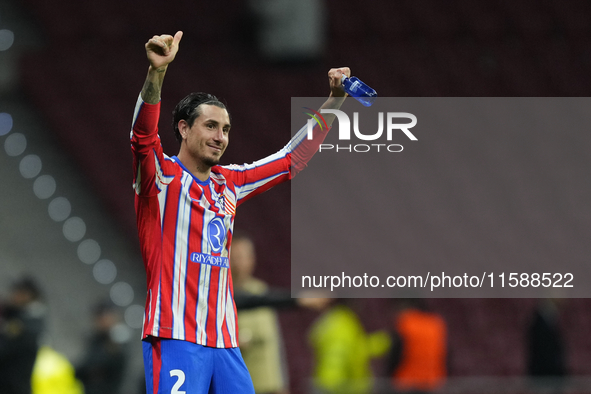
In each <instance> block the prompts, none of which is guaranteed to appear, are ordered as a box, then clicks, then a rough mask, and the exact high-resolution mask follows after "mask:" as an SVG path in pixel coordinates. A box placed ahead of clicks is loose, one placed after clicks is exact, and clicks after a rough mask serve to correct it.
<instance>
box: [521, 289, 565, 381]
mask: <svg viewBox="0 0 591 394" xmlns="http://www.w3.org/2000/svg"><path fill="white" fill-rule="evenodd" d="M564 301H565V300H564V299H561V298H544V299H541V300H538V303H537V305H536V307H535V308H534V311H533V314H532V317H531V320H530V324H529V327H528V330H527V341H526V343H527V349H526V350H527V351H526V354H527V357H528V358H527V373H528V375H529V376H530V377H531V378H533V379H534V381H533V382H532V383H533V384H534V385H535V386H538V387H540V388H542V387H543V388H546V389H550V390H551V391H554V392H560V391H561V390H562V389H563V386H564V383H565V378H566V376H567V368H566V349H565V345H564V338H563V335H562V329H561V327H560V307H561V305H562V303H563V302H564Z"/></svg>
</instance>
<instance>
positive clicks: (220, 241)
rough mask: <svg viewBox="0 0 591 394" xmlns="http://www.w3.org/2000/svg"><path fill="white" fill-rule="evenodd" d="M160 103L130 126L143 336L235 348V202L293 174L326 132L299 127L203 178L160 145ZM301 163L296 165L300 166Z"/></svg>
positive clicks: (141, 111) (142, 109)
mask: <svg viewBox="0 0 591 394" xmlns="http://www.w3.org/2000/svg"><path fill="white" fill-rule="evenodd" d="M159 116H160V103H158V104H155V105H152V104H148V103H144V102H143V101H142V100H141V96H140V98H138V102H137V105H136V108H135V113H134V121H133V126H132V132H131V150H132V152H133V157H134V175H135V183H134V189H135V193H136V196H135V209H136V214H137V226H138V232H139V239H140V246H141V251H142V256H143V260H144V266H145V269H146V273H147V282H148V283H147V284H148V294H147V300H146V310H145V315H144V327H143V337H144V338H145V337H147V336H155V337H162V338H174V339H179V340H185V341H190V342H194V343H198V344H201V345H204V346H210V347H218V348H228V347H237V346H238V327H237V321H236V307H235V305H234V298H233V289H232V278H231V275H230V270H229V267H230V263H229V256H230V245H231V242H232V228H233V224H234V216H235V214H236V208H237V207H238V206H239V205H240V204H241V203H243V202H244V201H246V200H247V199H249V198H251V197H253V196H255V195H257V194H259V193H262V192H264V191H265V190H268V189H269V188H271V187H273V186H275V185H277V184H278V183H280V182H283V181H286V180H288V179H291V177H293V176H294V175H295V174H296V173H297V172H298V171H299V170H301V169H302V168H303V167H304V166H305V165H306V162H307V161H308V160H309V159H310V157H311V156H312V155H313V154H314V153H315V152H316V151H317V149H318V146H319V144H320V143H321V142H322V140H323V139H324V136H325V135H326V132H327V130H326V129H325V130H324V131H321V130H320V129H319V128H315V130H314V140H308V139H307V138H306V136H307V133H306V128H305V127H304V128H302V129H301V130H300V131H299V132H298V133H297V134H296V135H295V136H294V137H293V138H292V139H291V140H290V141H289V143H288V144H287V145H286V146H285V147H284V148H283V149H281V150H280V151H279V152H277V153H275V154H274V155H271V156H269V157H267V158H264V159H262V160H259V161H256V162H254V163H252V164H245V165H229V166H214V167H212V169H211V175H210V177H209V179H208V180H207V181H201V180H199V179H197V178H195V177H194V176H192V174H191V173H190V172H189V171H188V170H187V169H186V168H185V167H184V166H183V164H182V163H181V162H180V161H179V160H178V158H176V157H174V156H173V157H168V156H167V155H165V154H164V153H163V151H162V146H161V144H160V138H159V136H158V119H159ZM296 163H297V164H296Z"/></svg>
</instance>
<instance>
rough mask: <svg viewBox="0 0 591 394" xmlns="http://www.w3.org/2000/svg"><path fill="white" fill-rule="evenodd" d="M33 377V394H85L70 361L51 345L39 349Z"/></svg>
mask: <svg viewBox="0 0 591 394" xmlns="http://www.w3.org/2000/svg"><path fill="white" fill-rule="evenodd" d="M31 379H32V381H31V385H32V388H33V391H32V393H33V394H84V389H83V387H82V384H81V383H80V382H79V381H78V380H76V378H75V371H74V367H73V366H72V364H71V363H70V361H68V359H67V358H66V357H65V356H64V355H62V354H60V353H58V352H56V351H55V350H53V349H52V348H50V347H49V346H42V347H41V348H40V349H39V352H38V353H37V360H36V361H35V366H34V367H33V376H32V378H31Z"/></svg>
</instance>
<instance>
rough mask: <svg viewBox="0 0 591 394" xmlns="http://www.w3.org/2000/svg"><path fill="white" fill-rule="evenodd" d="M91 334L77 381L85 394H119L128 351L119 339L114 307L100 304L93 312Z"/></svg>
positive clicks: (108, 304)
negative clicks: (82, 386)
mask: <svg viewBox="0 0 591 394" xmlns="http://www.w3.org/2000/svg"><path fill="white" fill-rule="evenodd" d="M93 318H94V321H93V323H94V332H93V334H92V336H91V337H90V339H89V340H88V344H87V346H86V355H85V356H84V359H83V361H82V363H81V364H80V365H79V366H78V367H77V368H76V377H77V378H78V379H80V381H81V382H82V384H83V385H84V392H85V393H86V394H103V393H109V394H118V393H119V390H120V388H121V383H122V381H123V377H124V373H125V367H126V364H127V354H126V351H127V348H126V346H125V343H123V342H122V341H121V340H120V338H118V335H117V334H118V333H117V327H118V325H119V324H120V321H121V317H120V313H119V310H118V309H117V308H116V307H115V305H113V304H111V303H110V302H108V301H105V302H101V303H99V304H98V305H96V306H95V308H94V310H93Z"/></svg>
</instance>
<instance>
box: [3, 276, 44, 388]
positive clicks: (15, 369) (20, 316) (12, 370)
mask: <svg viewBox="0 0 591 394" xmlns="http://www.w3.org/2000/svg"><path fill="white" fill-rule="evenodd" d="M46 311H47V308H46V306H45V305H44V304H43V303H42V302H41V292H40V290H39V286H38V284H37V283H36V281H35V280H34V279H32V278H30V277H23V278H21V279H19V280H17V281H16V282H14V283H13V284H12V286H11V288H10V297H9V300H8V302H6V303H5V304H2V305H0V392H1V393H2V394H30V393H31V374H32V372H33V366H34V364H35V359H36V358H37V352H38V350H39V337H40V335H41V333H42V331H43V328H44V322H45V315H46Z"/></svg>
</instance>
